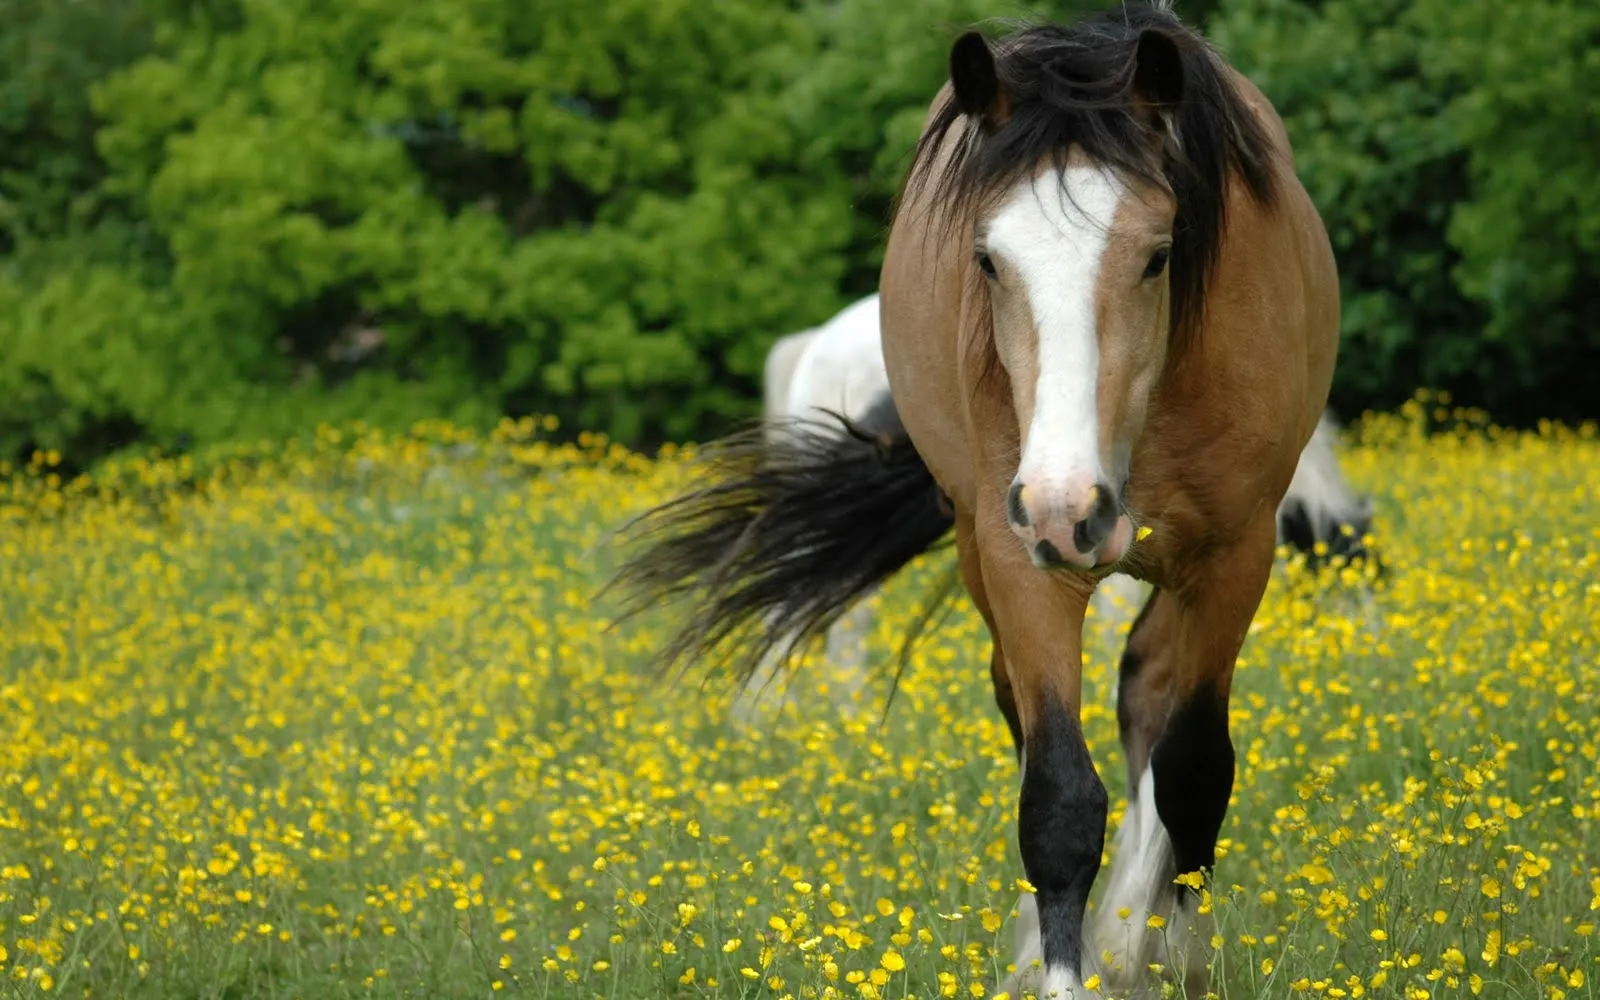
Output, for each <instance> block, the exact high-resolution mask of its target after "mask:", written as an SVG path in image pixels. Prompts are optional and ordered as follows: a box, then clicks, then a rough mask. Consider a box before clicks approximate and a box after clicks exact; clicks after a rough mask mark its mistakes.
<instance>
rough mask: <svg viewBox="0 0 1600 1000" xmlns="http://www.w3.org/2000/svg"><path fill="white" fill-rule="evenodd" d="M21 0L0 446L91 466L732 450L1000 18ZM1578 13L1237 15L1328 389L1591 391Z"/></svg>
mask: <svg viewBox="0 0 1600 1000" xmlns="http://www.w3.org/2000/svg"><path fill="white" fill-rule="evenodd" d="M0 3H9V4H11V5H13V6H15V7H16V8H17V9H22V10H25V11H26V12H28V17H27V18H26V19H24V20H25V23H26V25H27V28H26V30H25V31H22V32H20V33H15V34H13V33H9V32H8V34H7V37H6V41H5V42H4V43H0V96H4V97H5V98H6V99H7V101H6V103H4V106H3V107H0V254H4V256H3V257H0V357H4V358H5V359H6V360H7V364H6V365H5V367H4V368H3V369H0V459H3V458H5V457H16V456H17V455H18V454H19V453H22V452H26V451H27V450H29V449H31V448H36V447H47V448H53V449H56V450H59V451H62V452H64V453H66V454H67V456H68V458H69V459H70V460H73V461H77V462H85V461H88V460H91V459H93V458H94V457H96V456H98V455H100V454H103V453H104V452H106V451H108V450H112V449H114V448H116V447H118V446H119V445H122V444H125V443H129V442H135V441H147V442H154V443H158V444H163V445H178V444H183V443H185V442H194V443H196V444H205V443H210V442H218V441H225V440H233V439H238V438H255V437H281V436H283V435H285V434H291V433H294V432H296V431H301V430H305V429H307V428H309V427H310V426H312V425H313V424H315V423H317V422H320V421H324V420H338V421H344V420H351V419H356V418H361V419H364V420H366V421H367V422H369V423H372V424H376V425H379V426H396V425H403V424H407V423H410V422H412V421H414V420H417V419H421V418H435V417H443V418H447V419H450V420H453V421H457V422H461V423H466V424H475V425H479V426H481V425H484V424H487V423H489V422H490V421H492V420H494V419H495V418H497V417H498V416H500V415H502V414H510V415H522V414H525V413H529V412H534V411H538V412H548V413H553V414H555V415H557V416H559V417H561V418H563V419H564V421H565V422H566V424H567V425H568V426H573V427H577V426H581V427H588V428H593V429H597V430H602V431H605V432H607V433H609V434H611V435H612V436H614V437H617V438H620V439H622V440H624V441H626V442H628V443H630V444H633V445H636V446H648V445H650V444H652V443H655V442H659V441H663V440H667V439H681V438H689V437H694V438H704V437H706V436H709V435H712V434H716V433H720V432H722V431H724V430H726V429H728V427H729V426H730V424H731V423H732V422H734V421H736V420H738V419H740V418H743V417H746V416H749V415H751V414H753V413H754V412H755V410H756V408H757V406H758V400H759V393H758V392H757V382H758V379H759V375H760V370H761V361H762V357H763V355H764V353H765V350H766V348H767V347H768V345H769V344H770V343H771V342H772V340H773V339H775V338H776V337H778V336H780V335H782V334H784V333H787V332H790V331H792V330H797V329H800V328H802V327H804V326H808V325H811V324H814V323H816V322H818V321H820V320H822V319H824V318H826V317H827V316H829V315H831V314H833V313H834V312H835V311H837V310H838V309H839V308H840V307H842V306H843V305H844V304H845V303H846V302H848V301H850V300H851V299H853V298H855V297H857V296H859V295H862V294H866V293H868V292H870V291H872V290H873V289H874V288H875V286H876V283H877V267H878V261H879V259H880V252H881V246H882V237H883V231H884V226H885V224H886V223H887V221H888V212H889V206H890V202H891V198H892V196H893V194H894V191H895V190H896V187H897V186H898V183H899V181H900V178H901V175H902V173H903V171H904V169H905V167H906V165H907V160H908V155H909V152H910V149H911V147H912V144H913V142H914V140H915V137H916V135H917V132H918V129H919V127H920V124H921V121H922V118H923V115H924V113H925V110H926V106H927V102H928V100H929V99H930V97H931V96H932V94H933V92H934V90H935V89H936V88H937V86H938V84H939V82H940V81H941V79H942V78H943V75H944V71H945V59H946V53H947V51H948V45H949V43H950V40H951V39H952V37H953V36H954V35H955V33H956V32H957V31H959V30H961V29H962V28H963V27H964V26H965V25H967V24H968V23H970V22H971V21H973V20H975V19H977V18H979V17H980V16H986V15H987V16H993V15H998V14H1005V13H1011V12H1014V11H1013V9H1012V8H1009V7H1004V6H1003V7H1002V8H1001V9H996V8H995V7H994V6H993V5H991V4H985V3H980V2H978V0H911V2H907V3H901V4H884V3H881V2H878V0H792V2H790V3H787V4H772V3H769V2H767V0H727V2H725V3H721V4H715V5H712V4H705V3H698V2H693V0H605V2H604V3H598V4H594V5H590V4H543V5H535V6H534V7H532V8H529V7H527V6H526V5H521V4H513V3H511V2H509V0H471V2H469V0H429V2H427V3H423V2H420V0H399V2H383V3H379V2H377V0H351V2H348V3H342V4H336V5H326V4H317V3H312V2H310V0H283V2H278V3H272V4H266V3H260V2H256V0H182V2H179V0H165V2H164V3H163V4H161V5H157V4H155V3H154V2H150V3H143V4H136V3H132V2H131V0H84V3H82V4H69V5H65V6H62V5H48V4H44V3H42V2H40V0H0ZM1072 6H1082V5H1081V4H1079V5H1073V4H1062V3H1058V4H1056V5H1055V9H1054V10H1053V11H1050V12H1049V13H1056V14H1066V13H1069V12H1070V8H1071V7H1072ZM1213 6H1215V5H1214V4H1213V3H1212V2H1211V0H1205V2H1200V3H1195V4H1186V5H1180V9H1182V10H1183V11H1185V12H1186V13H1187V14H1189V15H1190V16H1191V17H1199V16H1201V15H1203V14H1205V13H1206V12H1207V11H1208V10H1209V9H1210V8H1212V7H1213ZM1035 9H1036V8H1035ZM1597 10H1600V8H1597V9H1590V8H1589V7H1586V6H1583V5H1582V4H1580V3H1579V0H1532V2H1530V3H1529V4H1526V5H1516V6H1515V7H1506V8H1504V9H1501V8H1483V7H1482V6H1481V5H1457V6H1452V5H1450V4H1447V3H1445V2H1444V0H1419V2H1417V3H1415V4H1410V3H1402V2H1400V0H1326V2H1323V3H1319V4H1315V5H1312V4H1304V3H1299V2H1294V0H1227V2H1225V3H1223V4H1222V5H1221V6H1220V7H1218V8H1217V10H1216V12H1215V15H1214V17H1213V21H1214V26H1215V31H1214V35H1215V37H1216V38H1218V40H1219V41H1221V42H1222V44H1223V45H1224V46H1225V47H1226V48H1227V49H1228V50H1229V51H1230V54H1231V55H1232V57H1233V58H1234V59H1235V60H1236V61H1237V62H1238V63H1239V64H1240V65H1241V66H1242V67H1243V68H1245V69H1246V70H1247V71H1249V72H1250V73H1251V74H1252V75H1253V76H1254V77H1255V78H1256V79H1257V80H1258V81H1259V82H1260V83H1261V84H1262V86H1263V88H1264V89H1265V90H1266V92H1267V93H1268V94H1269V95H1270V96H1271V97H1272V98H1273V100H1274V101H1275V102H1276V103H1278V105H1279V106H1280V108H1281V109H1282V110H1283V112H1284V115H1285V118H1286V120H1287V122H1288V124H1289V128H1290V130H1291V133H1292V134H1293V135H1294V138H1295V141H1296V143H1297V150H1298V155H1299V165H1300V169H1301V172H1302V174H1303V176H1304V177H1305V179H1306V182H1307V185H1308V187H1309V188H1310V190H1311V192H1312V194H1313V197H1314V198H1315V199H1316V200H1317V203H1318V204H1319V206H1321V208H1322V210H1323V213H1324V216H1325V218H1326V219H1327V221H1328V224H1329V228H1330V231H1331V232H1332V234H1333V238H1334V241H1335V244H1336V247H1337V250H1338V253H1339V257H1340V264H1341V270H1342V273H1343V278H1344V285H1345V328H1346V347H1345V350H1344V352H1343V356H1342V359H1341V364H1340V368H1339V373H1338V376H1337V379H1336V385H1335V402H1336V403H1337V404H1338V405H1339V407H1340V409H1341V410H1342V411H1344V412H1347V413H1348V412H1352V411H1354V410H1356V409H1360V408H1364V407H1367V406H1388V405H1393V404H1395V403H1398V402H1400V401H1402V400H1404V399H1406V398H1409V397H1410V395H1411V393H1412V391H1413V390H1414V389H1415V388H1416V387H1417V386H1419V385H1428V386H1434V387H1439V388H1447V389H1452V390H1454V392H1455V395H1456V396H1457V398H1458V399H1459V400H1460V401H1462V402H1466V403H1470V404H1476V405H1485V406H1488V407H1490V408H1491V409H1492V410H1494V412H1495V415H1496V417H1497V418H1499V419H1501V420H1515V419H1516V418H1518V417H1519V416H1543V415H1551V416H1569V415H1581V414H1583V413H1592V412H1593V406H1592V404H1591V403H1588V402H1587V401H1586V400H1587V399H1589V398H1591V397H1589V396H1588V395H1586V394H1587V393H1588V392H1591V391H1592V390H1593V389H1594V388H1595V380H1596V378H1597V377H1600V376H1596V375H1595V374H1593V371H1592V369H1590V368H1586V367H1585V366H1584V365H1583V364H1581V363H1579V361H1580V359H1582V358H1585V357H1586V356H1587V355H1586V354H1585V352H1592V351H1593V350H1594V347H1595V346H1596V343H1595V336H1596V335H1595V333H1594V332H1593V331H1594V329H1595V326H1596V324H1595V322H1594V320H1595V319H1596V315H1595V313H1596V309H1597V307H1596V306H1595V305H1594V304H1593V300H1592V297H1586V296H1585V295H1584V294H1583V290H1584V289H1585V288H1587V287H1594V286H1595V283H1596V278H1597V277H1600V266H1597V264H1596V260H1597V252H1596V243H1597V228H1600V204H1597V201H1596V199H1597V198H1600V192H1597V191H1596V189H1594V187H1593V186H1592V185H1591V184H1589V183H1587V181H1588V179H1589V178H1591V177H1592V176H1594V172H1595V167H1596V166H1597V165H1600V164H1596V162H1595V161H1596V158H1597V156H1600V152H1597V148H1596V147H1594V144H1593V142H1592V141H1591V139H1590V138H1589V131H1587V130H1589V129H1591V126H1590V124H1589V120H1588V117H1587V115H1588V112H1587V104H1586V102H1587V100H1588V98H1587V97H1586V96H1585V95H1586V94H1587V93H1588V91H1587V90H1586V88H1585V84H1586V81H1588V80H1589V79H1591V78H1592V76H1593V72H1592V67H1593V64H1594V56H1593V55H1592V50H1593V45H1592V42H1593V41H1594V36H1595V34H1596V30H1597V22H1600V13H1597ZM106 26H110V27H106ZM112 29H115V30H117V31H121V32H122V33H121V34H119V35H117V38H118V39H119V40H118V41H116V42H115V43H114V44H113V43H112V42H111V41H110V40H108V38H102V37H100V35H101V34H105V33H107V32H109V31H110V30H112ZM123 29H126V30H123ZM97 32H99V33H100V34H97ZM14 39H23V41H21V42H19V41H14ZM80 43H81V44H80ZM152 47H154V48H152ZM63 52H70V53H72V54H71V55H70V56H68V55H62V54H61V53H63ZM52 53H54V54H53V55H52ZM1586 67H1588V68H1586ZM19 109H20V110H19ZM1502 154H1504V155H1502Z"/></svg>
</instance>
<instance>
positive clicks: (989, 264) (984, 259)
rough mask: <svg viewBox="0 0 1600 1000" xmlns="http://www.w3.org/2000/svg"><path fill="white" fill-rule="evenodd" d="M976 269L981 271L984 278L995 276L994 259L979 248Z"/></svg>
mask: <svg viewBox="0 0 1600 1000" xmlns="http://www.w3.org/2000/svg"><path fill="white" fill-rule="evenodd" d="M978 270H980V271H982V272H983V276H984V277H985V278H993V277H994V276H995V270H994V261H992V260H990V259H989V255H988V254H986V253H984V252H983V251H981V250H980V251H978Z"/></svg>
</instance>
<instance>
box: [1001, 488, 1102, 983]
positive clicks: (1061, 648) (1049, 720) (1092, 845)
mask: <svg viewBox="0 0 1600 1000" xmlns="http://www.w3.org/2000/svg"><path fill="white" fill-rule="evenodd" d="M975 539H976V554H977V562H978V570H979V573H980V575H981V582H982V588H983V591H984V594H985V598H986V601H985V603H986V604H987V605H988V614H987V615H986V616H985V618H986V620H988V621H989V624H990V630H991V632H992V634H993V636H994V640H995V645H996V655H995V658H994V661H993V664H992V669H993V671H994V672H995V694H996V700H997V701H998V702H1000V704H1001V708H1002V711H1005V709H1006V707H1007V703H1008V702H1009V704H1010V706H1011V712H1008V713H1007V715H1008V719H1007V721H1008V724H1011V725H1013V727H1014V728H1013V733H1014V736H1015V738H1016V739H1017V743H1018V746H1019V748H1020V752H1019V755H1018V756H1019V761H1020V770H1021V789H1020V793H1019V796H1018V799H1019V801H1018V811H1017V841H1018V846H1019V848H1020V849H1021V854H1022V866H1023V871H1024V873H1025V874H1026V875H1027V878H1028V881H1029V882H1030V883H1032V884H1033V886H1034V889H1035V893H1034V894H1032V895H1026V894H1025V895H1024V896H1023V897H1022V899H1021V900H1020V901H1019V902H1018V914H1019V920H1018V934H1017V938H1018V952H1017V958H1016V971H1015V972H1014V973H1013V974H1012V975H1011V976H1010V977H1009V978H1008V979H1007V981H1006V983H1005V984H1004V985H1003V986H1002V987H1001V988H1002V989H1004V990H1005V991H1006V992H1009V993H1010V994H1011V995H1012V996H1014V997H1020V996H1021V995H1022V992H1023V991H1024V990H1031V991H1033V992H1034V993H1035V994H1036V995H1037V996H1039V997H1041V998H1050V997H1054V998H1056V1000H1068V998H1077V1000H1083V998H1084V997H1086V996H1087V995H1088V994H1087V993H1086V992H1085V991H1084V988H1083V982H1084V980H1085V979H1087V978H1088V976H1089V973H1088V971H1087V970H1086V969H1085V964H1084V958H1085V956H1084V954H1083V949H1082V940H1083V921H1084V913H1085V910H1086V909H1087V907H1088V902H1089V890H1090V888H1091V887H1092V886H1093V885H1094V880H1095V876H1096V875H1097V874H1098V873H1099V871H1100V854H1101V850H1102V849H1103V847H1104V844H1105V828H1106V789H1105V785H1104V784H1103V783H1102V782H1101V781H1100V776H1099V774H1098V773H1097V772H1096V771H1095V767H1094V761H1093V759H1091V757H1090V756H1089V748H1088V746H1087V744H1086V743H1085V742H1084V738H1083V730H1082V728H1081V726H1080V724H1079V706H1080V704H1081V699H1082V668H1083V662H1082V633H1083V616H1084V611H1085V609H1086V608H1087V607H1088V601H1089V594H1090V593H1091V591H1092V587H1091V586H1090V583H1089V581H1088V580H1086V579H1084V578H1081V577H1076V576H1072V575H1069V574H1051V573H1047V572H1044V571H1041V570H1039V569H1036V568H1035V567H1034V566H1033V565H1032V563H1031V562H1030V561H1029V559H1028V556H1027V554H1026V552H1025V550H1024V549H1023V548H1022V546H1021V545H1020V544H1018V542H1017V539H1016V536H1015V535H1014V534H1013V533H1012V532H1011V529H1010V528H1009V526H1008V525H1007V524H1006V522H1005V518H1004V514H1003V512H1001V511H998V510H997V511H983V512H980V515H979V518H978V522H977V526H976V532H975ZM1013 712H1014V717H1013V715H1012V713H1013Z"/></svg>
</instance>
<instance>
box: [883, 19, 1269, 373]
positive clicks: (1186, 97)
mask: <svg viewBox="0 0 1600 1000" xmlns="http://www.w3.org/2000/svg"><path fill="white" fill-rule="evenodd" d="M1147 31H1156V32H1159V33H1160V34H1161V35H1163V36H1165V38H1166V39H1167V40H1169V41H1170V42H1171V43H1172V47H1173V48H1175V49H1176V52H1177V57H1178V60H1179V63H1180V65H1181V75H1182V96H1181V98H1180V99H1179V100H1178V101H1177V102H1176V103H1175V104H1173V105H1170V106H1167V107H1165V108H1164V109H1163V110H1165V111H1166V112H1167V114H1168V115H1169V121H1170V123H1171V131H1172V133H1173V134H1174V135H1175V136H1176V139H1177V141H1176V143H1174V142H1172V141H1169V140H1168V139H1167V138H1166V137H1165V136H1164V135H1163V134H1162V131H1161V127H1160V125H1159V123H1158V121H1157V119H1156V118H1155V116H1154V115H1153V114H1152V113H1150V111H1149V109H1148V105H1147V104H1146V103H1145V102H1143V100H1142V99H1141V95H1139V94H1138V93H1137V88H1136V86H1135V69H1136V58H1135V56H1136V53H1137V52H1138V50H1139V43H1140V38H1141V36H1142V35H1143V34H1144V33H1145V32H1147ZM992 47H993V53H994V63H995V76H996V77H997V78H998V82H999V84H1000V86H1001V87H1002V88H1003V90H1004V92H1005V96H1006V105H1007V106H1006V111H1007V114H1005V115H1004V116H1003V118H1002V120H1001V121H999V122H996V123H993V124H992V126H988V127H982V126H979V125H978V124H977V123H973V127H969V128H968V129H967V130H966V132H965V134H964V135H963V137H962V140H961V142H960V143H959V145H958V146H957V147H956V148H955V149H954V150H952V155H951V158H950V161H949V163H948V164H947V165H946V166H945V167H944V171H943V173H942V174H941V175H939V176H937V177H930V173H931V172H932V171H933V169H934V167H935V164H936V163H937V160H938V154H939V150H940V148H941V147H942V146H943V144H944V140H945V138H946V136H947V134H948V133H949V131H950V129H951V128H952V127H953V126H954V125H955V124H956V122H958V121H960V120H961V119H962V116H963V112H962V109H961V107H960V102H959V101H957V100H955V99H954V98H952V99H951V100H948V101H946V102H945V103H944V105H943V106H941V107H940V108H939V109H938V111H937V112H936V113H935V114H934V116H933V119H932V121H931V123H930V124H929V127H928V130H927V132H926V134H925V135H924V136H923V137H922V139H921V141H920V142H919V143H918V144H917V149H916V153H915V157H914V159H913V162H912V165H911V171H910V174H909V176H908V178H907V185H906V190H907V191H909V190H910V189H911V187H912V186H913V185H916V184H920V183H924V182H927V181H929V180H932V182H933V183H934V185H935V186H934V188H933V189H932V192H931V195H932V200H933V205H934V206H935V207H936V208H939V209H942V210H943V211H945V212H947V213H948V214H947V221H948V222H950V223H952V224H959V223H961V222H963V221H965V222H967V223H970V222H971V221H972V220H973V218H974V215H975V212H976V211H977V210H979V209H981V208H982V207H983V205H984V203H985V202H986V201H987V200H988V199H990V198H992V197H994V196H995V195H996V194H997V193H998V192H1000V191H1002V190H1005V189H1007V188H1009V187H1011V186H1012V185H1013V184H1015V183H1016V182H1018V181H1019V180H1021V178H1023V177H1024V176H1026V175H1028V174H1029V173H1031V172H1032V171H1033V170H1034V169H1036V167H1037V166H1038V165H1039V164H1040V163H1041V162H1043V161H1044V160H1046V158H1050V159H1053V160H1054V162H1055V163H1056V165H1058V166H1062V167H1064V166H1065V165H1066V160H1067V154H1068V152H1069V150H1070V149H1071V148H1072V147H1073V146H1077V147H1078V148H1080V149H1081V150H1082V151H1083V153H1084V155H1086V156H1087V157H1088V158H1089V159H1090V160H1091V161H1094V162H1098V163H1102V164H1105V165H1106V166H1109V167H1112V168H1113V169H1116V170H1119V171H1123V172H1126V173H1128V174H1130V175H1132V176H1134V177H1137V178H1139V179H1140V180H1143V181H1145V182H1148V183H1151V184H1155V185H1162V184H1164V185H1165V186H1166V187H1167V188H1168V189H1169V190H1170V191H1171V192H1172V194H1173V197H1174V199H1175V200H1176V202H1177V206H1178V207H1177V221H1176V226H1175V230H1174V233H1173V248H1172V261H1171V289H1172V306H1171V315H1172V328H1173V340H1174V344H1175V346H1178V347H1180V348H1181V346H1182V345H1183V344H1184V343H1186V342H1187V341H1188V340H1189V339H1190V338H1192V337H1193V336H1194V335H1195V334H1197V333H1198V330H1199V328H1200V322H1201V318H1202V315H1203V312H1204V303H1205V291H1206V284H1207V280H1208V278H1209V277H1210V274H1211V271H1212V269H1213V268H1214V267H1215V265H1216V259H1217V253H1218V249H1219V247H1220V245H1221V241H1222V231H1223V226H1224V223H1225V219H1226V213H1227V204H1226V197H1227V181H1228V172H1229V170H1230V169H1233V170H1237V171H1238V172H1239V174H1240V176H1241V177H1242V178H1243V179H1244V182H1245V185H1246V187H1247V188H1248V189H1249V191H1250V193H1251V195H1252V196H1253V197H1254V198H1255V199H1256V200H1257V201H1259V202H1260V203H1262V204H1271V203H1272V201H1273V200H1274V198H1275V196H1276V192H1275V191H1274V185H1273V177H1272V172H1271V165H1270V162H1269V157H1270V155H1271V138H1270V136H1269V135H1268V133H1267V131H1266V129H1265V128H1264V127H1263V126H1262V123H1261V122H1260V121H1259V120H1258V119H1257V118H1256V116H1255V114H1254V113H1253V112H1252V111H1251V110H1250V108H1249V106H1248V105H1246V104H1245V102H1244V101H1243V100H1242V99H1241V98H1240V96H1239V95H1238V93H1237V92H1236V91H1235V90H1234V89H1233V87H1232V86H1231V85H1230V83H1229V81H1228V79H1227V77H1226V76H1225V75H1224V74H1225V72H1226V70H1225V67H1224V65H1223V62H1222V59H1221V57H1220V56H1219V55H1217V53H1216V52H1215V51H1214V50H1213V49H1212V48H1211V46H1210V45H1209V44H1208V43H1207V42H1206V41H1205V40H1204V39H1202V38H1201V37H1200V36H1199V35H1197V34H1196V33H1194V32H1193V31H1191V30H1190V29H1189V28H1187V27H1186V26H1185V25H1184V24H1183V23H1182V22H1181V21H1179V20H1178V18H1177V17H1176V16H1175V15H1174V14H1172V13H1171V12H1170V11H1168V10H1166V9H1165V8H1164V7H1163V6H1161V5H1159V4H1149V3H1143V2H1133V0H1130V2H1127V3H1124V4H1122V5H1120V6H1119V7H1116V8H1113V9H1110V10H1105V11H1100V12H1097V13H1095V14H1091V15H1089V16H1087V17H1085V18H1083V19H1081V20H1079V21H1077V22H1075V23H1072V24H1069V25H1053V24H1024V25H1022V26H1021V27H1020V28H1019V30H1017V31H1015V32H1014V33H1013V34H1011V35H1009V36H1007V37H1006V38H1004V39H1002V40H1001V41H999V42H997V43H993V44H992ZM1158 154H1159V155H1158Z"/></svg>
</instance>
